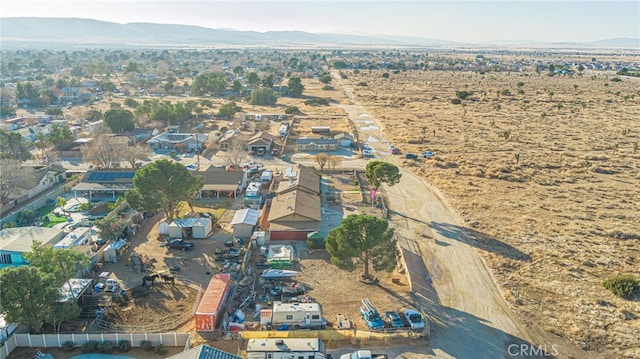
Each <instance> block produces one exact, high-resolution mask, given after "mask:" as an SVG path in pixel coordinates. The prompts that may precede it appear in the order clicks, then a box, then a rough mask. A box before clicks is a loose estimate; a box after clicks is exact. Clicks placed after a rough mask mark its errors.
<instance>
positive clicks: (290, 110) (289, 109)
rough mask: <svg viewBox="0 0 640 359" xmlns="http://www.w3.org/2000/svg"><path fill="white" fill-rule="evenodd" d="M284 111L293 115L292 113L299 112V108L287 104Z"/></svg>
mask: <svg viewBox="0 0 640 359" xmlns="http://www.w3.org/2000/svg"><path fill="white" fill-rule="evenodd" d="M284 113H286V114H287V115H293V114H294V113H300V109H299V108H298V107H296V106H287V108H285V109H284Z"/></svg>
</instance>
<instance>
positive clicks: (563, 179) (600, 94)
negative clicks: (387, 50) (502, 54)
mask: <svg viewBox="0 0 640 359" xmlns="http://www.w3.org/2000/svg"><path fill="white" fill-rule="evenodd" d="M381 75H382V71H379V72H378V71H361V72H360V73H359V74H354V73H350V74H349V82H350V83H351V86H352V87H353V88H354V89H355V94H356V96H357V98H358V101H359V102H360V103H361V104H362V105H364V106H366V107H367V109H368V110H369V111H370V112H371V114H372V115H374V116H375V117H376V118H378V120H379V122H380V123H381V124H382V126H383V127H384V129H383V132H384V134H385V136H386V137H387V138H389V139H390V140H391V141H392V143H394V144H396V145H397V146H398V147H400V148H401V149H402V150H403V151H404V152H405V153H407V152H414V153H419V152H421V151H425V150H430V151H434V152H436V153H437V155H436V157H435V158H432V159H428V160H418V161H406V160H400V159H398V158H396V160H397V161H398V163H401V164H402V165H403V166H405V167H406V168H408V169H410V170H412V171H413V172H414V173H416V174H418V175H420V176H423V177H424V178H426V179H427V180H428V181H429V182H431V183H433V184H434V185H436V186H437V187H438V188H440V189H441V190H442V191H443V192H445V194H446V195H447V197H449V200H450V202H451V203H452V205H453V206H454V207H455V208H456V209H457V210H458V212H459V214H460V215H461V216H462V217H463V218H464V220H466V221H467V223H469V228H473V231H474V232H475V233H479V235H478V236H475V238H474V240H475V241H477V242H478V247H479V248H480V251H481V253H482V254H483V256H484V259H485V261H486V263H487V264H488V265H489V267H490V268H491V269H492V272H493V275H494V276H495V277H496V280H497V282H498V283H500V284H501V286H502V289H503V295H504V296H505V297H506V298H507V300H508V301H509V302H510V303H511V304H512V305H513V306H514V307H515V309H516V310H517V311H518V312H519V313H520V317H521V318H522V319H523V320H524V321H525V323H532V324H537V325H539V326H540V327H541V328H543V329H544V330H547V331H548V332H551V333H556V334H558V335H560V336H562V337H565V338H567V339H569V340H571V341H572V342H573V343H575V345H576V346H578V347H581V348H584V349H589V350H594V351H605V350H606V351H608V352H609V353H617V354H618V355H627V356H633V355H636V356H637V355H640V352H638V339H637V338H638V337H637V335H636V334H634V333H638V332H639V331H640V320H639V319H638V318H639V317H640V305H639V303H640V302H638V301H637V300H635V301H633V300H632V301H628V300H623V299H620V298H617V297H615V296H614V295H612V294H611V293H610V292H609V291H607V290H606V289H604V288H603V287H602V285H601V283H602V281H603V280H604V279H605V278H607V277H608V276H609V275H611V274H613V273H632V274H635V275H636V276H640V271H639V270H638V266H637V261H638V258H639V255H640V246H639V245H638V241H637V239H638V238H640V233H639V232H638V226H637V223H639V222H640V212H639V211H638V208H637V206H636V203H635V202H637V201H634V200H633V199H634V198H636V199H637V194H638V192H637V187H638V186H637V183H638V180H639V179H640V167H638V163H640V162H639V161H638V160H640V151H638V150H637V144H638V140H639V134H640V123H639V122H638V121H637V118H638V116H639V114H640V100H639V98H638V96H639V95H640V94H638V86H639V85H640V79H636V78H622V79H621V81H620V82H614V81H611V79H612V78H613V77H615V76H614V75H613V74H611V73H609V74H603V73H601V72H600V73H594V74H591V73H585V74H584V75H582V76H573V77H569V76H554V77H549V76H547V75H546V74H542V75H538V74H536V73H529V74H518V73H511V74H507V73H495V74H494V73H489V74H486V75H479V74H475V73H461V72H445V71H423V72H417V71H413V72H400V73H398V74H391V75H390V77H389V78H388V79H384V78H382V76H381ZM361 81H364V82H366V83H367V84H368V87H359V86H356V84H358V83H359V82H361ZM519 89H522V90H523V92H522V93H518V90H519ZM461 90H466V91H469V92H471V95H470V96H469V98H468V99H466V100H464V102H463V103H464V106H463V105H453V104H452V103H451V102H450V100H451V99H452V98H454V97H456V91H461ZM504 90H509V91H508V93H507V92H504ZM491 238H493V240H488V239H491ZM509 248H512V250H510V249H509ZM518 253H521V254H523V255H518Z"/></svg>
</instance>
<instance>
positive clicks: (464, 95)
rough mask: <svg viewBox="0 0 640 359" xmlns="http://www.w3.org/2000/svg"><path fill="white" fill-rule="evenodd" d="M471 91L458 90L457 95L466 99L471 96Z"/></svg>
mask: <svg viewBox="0 0 640 359" xmlns="http://www.w3.org/2000/svg"><path fill="white" fill-rule="evenodd" d="M469 95H470V94H469V91H456V97H457V98H459V99H461V100H464V99H465V98H467V97H469Z"/></svg>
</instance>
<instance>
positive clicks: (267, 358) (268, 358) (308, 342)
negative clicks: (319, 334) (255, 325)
mask: <svg viewBox="0 0 640 359" xmlns="http://www.w3.org/2000/svg"><path fill="white" fill-rule="evenodd" d="M326 357H327V353H326V349H325V346H324V343H323V342H322V340H320V339H318V338H284V339H249V342H248V343H247V359H291V358H304V359H325V358H326Z"/></svg>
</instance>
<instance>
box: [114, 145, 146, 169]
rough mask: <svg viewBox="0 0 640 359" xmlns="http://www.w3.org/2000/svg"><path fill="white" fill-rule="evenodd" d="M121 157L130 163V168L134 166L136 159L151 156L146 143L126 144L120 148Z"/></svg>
mask: <svg viewBox="0 0 640 359" xmlns="http://www.w3.org/2000/svg"><path fill="white" fill-rule="evenodd" d="M121 152H122V159H123V160H125V162H127V163H129V164H130V165H131V168H136V161H138V160H141V159H144V158H147V157H149V156H151V149H149V147H147V146H146V145H144V144H143V145H142V146H138V145H133V146H126V147H123V148H121Z"/></svg>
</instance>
